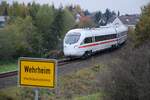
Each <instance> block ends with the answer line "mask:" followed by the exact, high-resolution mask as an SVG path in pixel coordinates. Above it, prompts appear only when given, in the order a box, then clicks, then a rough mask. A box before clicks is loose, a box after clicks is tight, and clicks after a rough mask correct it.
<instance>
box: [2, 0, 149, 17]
mask: <svg viewBox="0 0 150 100" xmlns="http://www.w3.org/2000/svg"><path fill="white" fill-rule="evenodd" d="M0 1H1V0H0ZM5 1H9V2H12V1H18V2H25V3H27V2H32V1H35V2H37V3H40V4H47V3H48V4H52V3H54V5H55V7H59V6H60V4H62V5H70V4H73V5H74V4H79V5H80V6H81V8H83V9H88V10H89V11H90V12H93V11H98V10H100V11H102V12H104V11H105V9H106V8H109V9H111V10H114V11H115V12H117V11H118V10H119V11H120V12H121V14H125V13H128V14H137V13H140V12H141V7H143V6H144V5H146V4H147V3H150V0H5Z"/></svg>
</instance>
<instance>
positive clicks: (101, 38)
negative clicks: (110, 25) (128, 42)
mask: <svg viewBox="0 0 150 100" xmlns="http://www.w3.org/2000/svg"><path fill="white" fill-rule="evenodd" d="M103 40H105V36H96V37H95V41H96V42H98V41H103Z"/></svg>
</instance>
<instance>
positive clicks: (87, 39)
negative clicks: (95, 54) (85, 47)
mask: <svg viewBox="0 0 150 100" xmlns="http://www.w3.org/2000/svg"><path fill="white" fill-rule="evenodd" d="M84 43H85V44H87V43H92V37H87V38H85V39H84Z"/></svg>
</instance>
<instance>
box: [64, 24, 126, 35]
mask: <svg viewBox="0 0 150 100" xmlns="http://www.w3.org/2000/svg"><path fill="white" fill-rule="evenodd" d="M116 30H117V31H118V32H121V31H125V30H126V27H125V26H123V25H121V26H119V27H118V28H116ZM116 30H115V28H114V26H112V25H108V26H101V27H100V28H79V29H72V30H70V31H69V32H68V33H67V34H76V33H80V34H81V35H82V36H97V35H107V34H116Z"/></svg>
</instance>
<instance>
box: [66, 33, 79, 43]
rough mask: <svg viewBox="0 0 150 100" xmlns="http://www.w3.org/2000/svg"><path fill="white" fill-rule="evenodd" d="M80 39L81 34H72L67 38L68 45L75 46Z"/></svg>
mask: <svg viewBox="0 0 150 100" xmlns="http://www.w3.org/2000/svg"><path fill="white" fill-rule="evenodd" d="M79 38H80V34H70V35H67V36H66V37H65V43H66V44H74V43H77V42H78V40H79Z"/></svg>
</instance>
